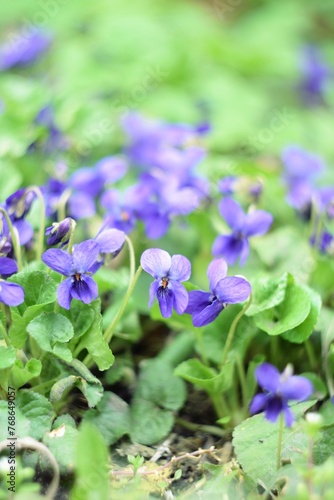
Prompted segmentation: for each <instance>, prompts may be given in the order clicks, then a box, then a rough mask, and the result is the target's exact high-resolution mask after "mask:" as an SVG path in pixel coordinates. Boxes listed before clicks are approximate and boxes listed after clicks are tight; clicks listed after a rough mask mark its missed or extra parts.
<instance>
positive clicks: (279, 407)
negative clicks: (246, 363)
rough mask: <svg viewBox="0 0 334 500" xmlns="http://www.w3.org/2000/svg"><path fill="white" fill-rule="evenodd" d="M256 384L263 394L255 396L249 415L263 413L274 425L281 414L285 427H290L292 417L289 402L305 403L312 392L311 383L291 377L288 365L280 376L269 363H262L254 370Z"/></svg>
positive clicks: (301, 378) (300, 378)
mask: <svg viewBox="0 0 334 500" xmlns="http://www.w3.org/2000/svg"><path fill="white" fill-rule="evenodd" d="M255 377H256V380H257V382H258V384H259V385H260V386H261V387H262V389H264V391H265V392H264V394H257V395H256V396H255V397H254V398H253V400H252V402H251V404H250V407H249V411H250V413H251V414H254V413H258V412H260V411H264V413H265V418H266V419H267V420H269V421H270V422H273V423H275V422H276V420H277V419H278V416H279V415H280V413H282V412H283V414H284V418H285V423H286V425H287V427H291V425H292V423H293V420H294V417H293V413H292V411H291V410H290V408H289V401H305V400H306V399H308V398H309V397H310V395H311V394H312V392H313V385H312V383H311V382H310V381H309V380H308V379H307V378H305V377H302V376H297V375H292V367H291V365H288V366H287V367H286V368H285V370H284V372H283V373H282V374H281V373H280V372H279V371H278V370H277V368H276V367H275V366H273V365H271V364H270V363H262V364H261V365H260V366H258V367H257V368H256V370H255Z"/></svg>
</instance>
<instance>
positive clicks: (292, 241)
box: [252, 226, 315, 283]
mask: <svg viewBox="0 0 334 500" xmlns="http://www.w3.org/2000/svg"><path fill="white" fill-rule="evenodd" d="M252 245H253V246H254V247H255V248H256V251H257V253H258V254H259V256H260V258H261V260H262V261H263V262H264V263H265V264H266V265H267V266H268V267H270V268H271V269H275V272H276V273H279V272H286V271H288V272H290V273H292V274H293V276H295V277H296V278H297V279H298V281H299V282H302V283H307V281H308V278H309V276H310V274H311V273H312V269H313V268H314V266H315V259H314V257H313V256H312V252H311V248H310V245H309V244H308V242H307V240H306V239H305V240H304V239H302V238H301V237H300V232H299V231H298V228H295V227H289V226H284V227H281V228H279V229H276V230H275V231H272V232H270V233H268V234H266V235H264V236H261V238H257V239H254V241H253V242H252Z"/></svg>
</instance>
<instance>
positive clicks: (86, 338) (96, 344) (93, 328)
mask: <svg viewBox="0 0 334 500" xmlns="http://www.w3.org/2000/svg"><path fill="white" fill-rule="evenodd" d="M91 307H92V308H93V310H94V313H95V318H94V321H93V323H92V324H91V325H90V327H89V328H88V330H87V332H86V333H85V334H84V335H83V336H82V337H81V339H80V343H79V346H78V350H82V349H87V351H88V352H89V354H90V355H91V357H92V358H93V360H94V361H95V363H96V364H97V366H98V368H99V370H101V371H103V370H108V368H110V367H111V365H112V364H113V362H114V360H115V357H114V355H113V353H112V352H111V350H110V347H109V345H108V344H107V342H106V341H105V340H104V338H103V332H102V315H101V312H100V311H101V301H100V299H98V300H95V301H94V302H92V303H91Z"/></svg>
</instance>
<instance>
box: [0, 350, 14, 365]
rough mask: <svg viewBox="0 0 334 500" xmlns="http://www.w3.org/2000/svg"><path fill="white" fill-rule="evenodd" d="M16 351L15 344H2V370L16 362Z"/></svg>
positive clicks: (0, 356)
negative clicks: (6, 345)
mask: <svg viewBox="0 0 334 500" xmlns="http://www.w3.org/2000/svg"><path fill="white" fill-rule="evenodd" d="M15 359H16V351H15V349H14V347H13V346H8V347H5V346H3V345H0V370H5V369H6V368H10V367H11V366H13V364H14V363H15Z"/></svg>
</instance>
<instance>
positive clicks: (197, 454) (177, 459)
mask: <svg viewBox="0 0 334 500" xmlns="http://www.w3.org/2000/svg"><path fill="white" fill-rule="evenodd" d="M214 450H215V447H214V446H211V447H210V448H208V449H207V450H201V449H199V450H197V451H193V452H192V453H185V454H184V455H180V456H179V457H173V458H172V459H171V460H170V461H169V462H167V463H166V464H164V465H161V466H160V467H157V468H156V469H154V470H147V469H146V467H145V465H143V466H142V467H140V468H139V469H138V470H137V474H142V475H143V476H150V475H152V474H155V475H157V474H159V473H160V472H161V471H163V470H166V469H168V468H169V467H171V466H172V465H173V464H175V463H176V462H180V461H181V460H185V459H186V458H198V457H201V456H202V455H206V454H210V453H213V452H214ZM110 473H111V475H112V476H116V477H117V476H132V477H134V473H133V470H130V469H123V470H112V471H110Z"/></svg>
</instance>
